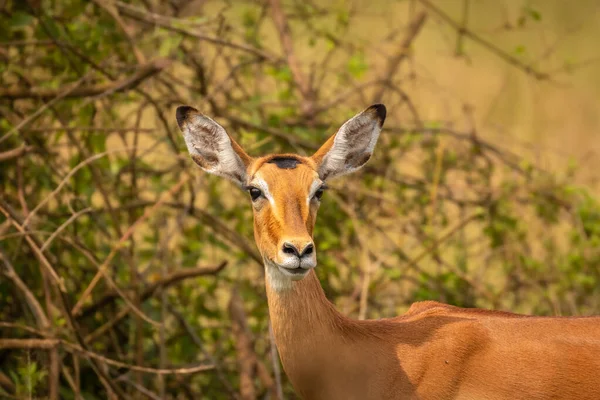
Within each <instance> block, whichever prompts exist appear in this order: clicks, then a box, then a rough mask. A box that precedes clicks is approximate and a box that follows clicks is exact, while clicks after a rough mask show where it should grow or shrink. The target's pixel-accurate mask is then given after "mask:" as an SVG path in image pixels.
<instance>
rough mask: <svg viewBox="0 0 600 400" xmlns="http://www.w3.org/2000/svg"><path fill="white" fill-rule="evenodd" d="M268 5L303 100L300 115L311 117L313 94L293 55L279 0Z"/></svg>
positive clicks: (290, 38)
mask: <svg viewBox="0 0 600 400" xmlns="http://www.w3.org/2000/svg"><path fill="white" fill-rule="evenodd" d="M269 4H270V5H271V12H272V14H273V22H274V23H275V27H276V28H277V33H278V34H279V41H280V42H281V47H283V51H284V53H285V57H286V59H287V63H288V66H289V67H290V70H291V72H292V76H293V78H294V82H295V83H296V86H297V87H298V90H300V93H301V94H302V97H303V99H304V101H303V103H302V113H303V114H305V115H309V116H310V115H312V112H313V109H314V101H315V93H314V91H313V90H312V88H311V86H310V82H309V80H308V79H307V78H306V76H304V74H303V73H302V69H301V68H300V64H299V63H298V59H297V58H296V55H295V54H294V44H293V41H292V34H291V31H290V27H289V25H288V23H287V19H286V17H285V14H284V12H283V9H282V7H281V2H280V0H269Z"/></svg>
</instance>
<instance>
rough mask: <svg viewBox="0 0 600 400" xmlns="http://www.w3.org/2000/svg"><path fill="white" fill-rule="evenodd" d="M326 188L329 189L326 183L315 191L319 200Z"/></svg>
mask: <svg viewBox="0 0 600 400" xmlns="http://www.w3.org/2000/svg"><path fill="white" fill-rule="evenodd" d="M325 189H327V187H326V186H324V185H323V186H321V187H320V188H319V189H317V191H316V192H315V198H316V199H317V200H321V197H323V193H325Z"/></svg>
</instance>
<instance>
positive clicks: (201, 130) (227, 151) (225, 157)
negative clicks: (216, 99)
mask: <svg viewBox="0 0 600 400" xmlns="http://www.w3.org/2000/svg"><path fill="white" fill-rule="evenodd" d="M175 116H176V118H177V124H178V125H179V128H180V129H181V132H183V137H184V139H185V143H186V145H187V148H188V151H189V152H190V156H191V157H192V160H194V162H195V163H196V164H198V165H199V166H200V168H202V169H203V170H204V171H206V172H208V173H211V174H215V175H219V176H223V177H225V178H228V179H231V180H232V181H234V182H235V183H237V184H238V185H240V186H242V185H244V184H245V182H246V171H247V168H248V165H250V163H251V162H252V158H251V157H250V156H249V155H248V154H246V152H245V151H244V150H243V149H242V148H241V147H240V146H239V145H238V144H237V143H236V142H235V141H234V140H233V139H232V138H231V137H230V136H229V135H228V134H227V132H225V129H224V128H223V127H222V126H221V125H219V124H218V123H216V122H215V121H213V120H212V119H210V118H209V117H207V116H205V115H202V114H200V113H199V112H198V110H196V109H195V108H193V107H189V106H181V107H177V111H176V113H175Z"/></svg>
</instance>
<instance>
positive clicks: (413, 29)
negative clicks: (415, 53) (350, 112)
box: [372, 12, 427, 103]
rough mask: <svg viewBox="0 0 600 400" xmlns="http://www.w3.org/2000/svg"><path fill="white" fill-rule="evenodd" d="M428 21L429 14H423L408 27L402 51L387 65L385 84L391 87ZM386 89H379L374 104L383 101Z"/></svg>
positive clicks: (401, 46)
mask: <svg viewBox="0 0 600 400" xmlns="http://www.w3.org/2000/svg"><path fill="white" fill-rule="evenodd" d="M426 20H427V13H425V12H421V13H419V14H418V15H417V16H416V17H415V19H414V20H413V21H412V22H411V23H410V25H409V26H408V31H407V32H406V36H405V37H404V40H402V43H401V44H400V50H399V51H398V53H396V54H395V55H394V56H393V57H392V58H390V59H389V60H388V65H387V68H386V70H385V73H384V74H383V78H382V79H383V82H384V83H385V84H387V85H389V84H390V83H391V81H392V77H393V76H394V75H395V74H396V71H397V70H398V67H399V66H400V64H401V63H402V61H404V60H405V59H406V58H407V57H408V54H409V52H410V47H411V45H412V43H413V41H414V40H415V38H416V37H417V35H418V34H419V32H420V31H421V28H422V27H423V24H425V21H426ZM386 88H387V87H386V85H382V86H381V87H380V88H379V90H378V91H377V92H376V93H375V95H374V96H373V101H372V102H373V103H376V102H378V101H381V98H382V97H383V94H384V93H385V90H386Z"/></svg>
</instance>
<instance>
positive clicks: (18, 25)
mask: <svg viewBox="0 0 600 400" xmlns="http://www.w3.org/2000/svg"><path fill="white" fill-rule="evenodd" d="M34 19H35V18H34V17H33V16H31V15H29V14H26V13H24V12H21V11H16V12H14V13H13V14H12V16H11V18H10V28H11V29H12V30H15V31H16V30H19V29H23V28H25V27H26V26H28V25H29V24H31V23H32V22H33V20H34Z"/></svg>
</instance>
